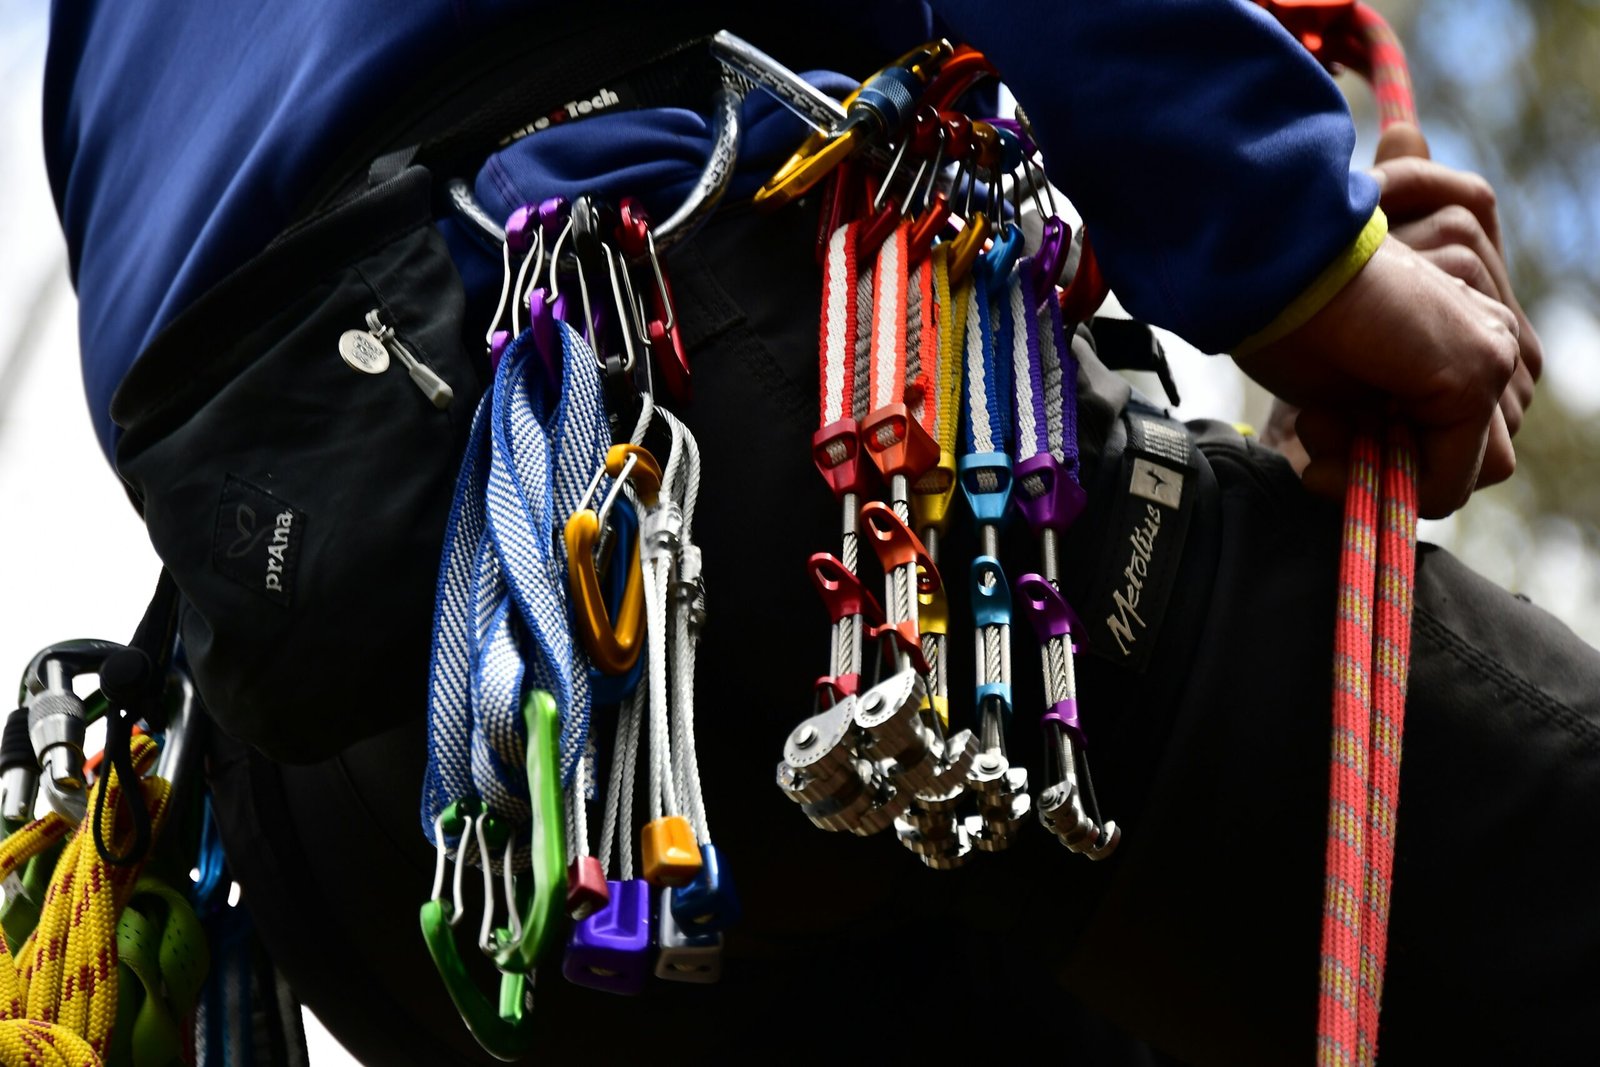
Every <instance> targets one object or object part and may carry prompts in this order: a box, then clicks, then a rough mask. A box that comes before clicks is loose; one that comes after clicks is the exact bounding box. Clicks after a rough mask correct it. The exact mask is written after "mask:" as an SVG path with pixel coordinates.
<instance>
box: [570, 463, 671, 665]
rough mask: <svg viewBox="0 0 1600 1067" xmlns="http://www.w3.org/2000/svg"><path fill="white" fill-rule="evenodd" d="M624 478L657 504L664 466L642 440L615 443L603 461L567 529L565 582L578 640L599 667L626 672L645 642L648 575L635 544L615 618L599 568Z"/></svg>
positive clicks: (623, 562) (628, 559)
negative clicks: (600, 496)
mask: <svg viewBox="0 0 1600 1067" xmlns="http://www.w3.org/2000/svg"><path fill="white" fill-rule="evenodd" d="M605 475H610V476H611V477H612V478H614V479H615V481H614V482H613V483H612V486H611V490H610V492H608V493H607V494H606V498H605V502H604V503H602V504H601V506H600V509H599V510H598V511H596V510H594V509H592V508H590V507H589V504H590V502H591V501H592V500H593V499H594V494H595V492H596V491H597V490H598V489H599V486H600V479H601V478H602V477H603V476H605ZM624 483H631V484H632V485H633V486H634V487H635V490H636V491H637V492H638V493H639V494H640V496H641V497H643V498H644V500H645V503H646V504H647V505H648V506H650V507H654V506H655V503H656V499H657V497H658V495H659V494H660V492H661V466H660V464H658V463H657V462H656V460H655V457H654V456H652V455H651V454H650V453H649V452H648V451H646V450H645V449H643V448H641V447H639V446H638V445H613V446H611V450H610V451H609V452H607V453H606V462H605V465H604V466H603V467H601V468H600V470H599V471H597V472H596V473H595V476H594V480H593V481H591V482H590V483H589V488H588V490H587V491H586V492H585V493H584V494H583V499H582V500H581V501H579V503H578V510H577V511H575V512H573V514H572V517H571V518H569V519H568V520H567V525H566V529H565V531H564V537H565V540H566V546H567V583H568V587H569V588H570V589H571V591H572V601H573V611H574V612H575V613H576V614H577V617H578V624H577V631H578V639H579V640H580V641H582V642H583V647H584V649H585V651H587V652H588V653H589V658H590V659H591V660H593V661H594V663H595V666H597V667H599V668H600V669H601V670H603V671H605V672H606V673H608V674H626V673H628V672H629V671H630V670H632V669H633V666H634V664H635V663H637V662H638V661H639V652H640V650H641V649H643V647H644V622H645V618H644V575H643V573H642V572H641V570H640V567H639V553H638V550H637V546H635V550H634V551H633V552H631V553H629V556H628V558H627V559H626V560H623V561H621V565H623V566H626V567H627V568H628V577H627V584H626V585H625V586H624V588H623V592H622V606H621V609H620V610H619V611H618V612H617V614H616V616H615V617H613V616H612V615H611V613H610V612H609V611H608V609H607V605H606V597H605V595H604V593H603V591H602V590H601V588H600V575H599V574H598V573H597V571H596V570H595V566H596V564H595V549H596V548H597V547H598V545H599V543H600V531H601V530H602V529H603V528H604V525H605V517H606V515H607V514H608V512H609V511H610V509H611V507H612V506H613V505H614V504H615V503H616V499H617V497H618V495H619V494H620V493H621V492H622V486H623V484H624ZM613 565H617V564H613Z"/></svg>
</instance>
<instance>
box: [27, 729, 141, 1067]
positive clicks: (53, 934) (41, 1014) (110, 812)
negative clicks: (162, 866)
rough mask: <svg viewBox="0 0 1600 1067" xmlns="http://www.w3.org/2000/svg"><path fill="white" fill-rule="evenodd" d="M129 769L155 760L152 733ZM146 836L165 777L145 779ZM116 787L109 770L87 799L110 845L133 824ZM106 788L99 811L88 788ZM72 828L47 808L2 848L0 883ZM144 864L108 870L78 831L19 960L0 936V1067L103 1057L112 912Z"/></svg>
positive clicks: (76, 1066)
mask: <svg viewBox="0 0 1600 1067" xmlns="http://www.w3.org/2000/svg"><path fill="white" fill-rule="evenodd" d="M132 751H133V764H134V767H135V768H136V769H137V770H138V771H139V773H140V774H141V775H142V774H144V773H145V772H146V771H147V770H148V769H149V768H150V767H151V765H152V764H154V762H155V759H156V744H155V742H154V741H152V740H151V739H150V738H148V737H135V738H134V739H133V746H132ZM139 786H140V789H141V790H142V791H143V794H144V803H145V805H146V807H147V809H148V810H149V812H150V828H151V834H152V836H154V835H156V834H158V833H159V832H160V829H161V827H162V825H163V824H164V823H165V821H166V815H167V805H168V800H169V799H170V797H171V795H172V786H171V784H170V783H168V782H167V781H166V780H165V779H163V778H141V779H140V782H139ZM122 788H123V786H122V783H121V782H119V781H118V779H117V775H116V772H115V770H112V769H110V768H109V767H108V768H107V772H106V775H105V776H104V777H102V778H101V779H100V780H99V781H97V782H96V783H95V784H94V786H93V789H91V791H90V795H89V811H90V813H91V815H90V818H93V817H94V816H93V813H94V812H96V811H97V810H98V811H100V812H101V817H102V818H103V819H104V820H105V821H104V822H103V823H102V824H101V829H102V831H103V833H102V836H103V838H104V839H105V840H107V841H119V840H125V839H126V838H128V837H129V836H130V833H131V828H130V827H129V826H128V825H126V824H127V819H126V818H123V819H118V817H117V816H118V815H119V814H120V813H122V812H123V809H124V805H123V804H122V797H121V792H122ZM99 789H105V790H108V792H107V794H106V803H105V805H104V806H103V808H99V809H97V808H96V806H95V803H94V801H95V796H94V790H99ZM72 829H73V827H72V824H71V823H70V822H68V821H67V820H66V819H64V818H63V817H62V816H60V815H58V814H56V813H54V812H52V813H51V814H49V815H46V816H45V817H44V818H42V819H35V820H34V821H33V822H31V823H29V824H28V825H26V826H24V827H23V828H22V829H20V830H18V831H17V832H16V833H14V834H12V835H11V836H10V837H8V838H6V839H5V841H4V842H0V879H4V878H8V877H10V876H11V874H12V873H13V872H15V871H18V870H20V869H21V868H22V866H23V865H24V864H26V863H27V862H28V860H29V859H30V858H31V857H33V856H34V855H36V854H38V853H40V852H43V851H44V850H45V849H47V848H49V847H50V846H51V845H53V844H55V843H56V842H57V841H59V840H61V839H62V838H63V837H65V836H66V835H67V834H69V833H71V832H72ZM143 866H144V864H143V863H142V862H141V863H137V864H131V865H129V866H125V867H112V866H110V865H109V864H107V863H106V862H105V861H104V860H103V859H101V858H100V855H99V853H98V852H97V851H96V850H95V847H94V835H93V834H92V833H88V832H82V833H77V834H74V835H73V837H72V839H71V840H70V841H69V842H68V843H67V847H66V849H65V850H64V851H63V852H62V853H61V859H60V861H59V862H58V863H57V864H56V869H55V874H54V876H53V877H52V878H51V879H50V888H49V889H48V890H47V891H46V893H45V899H44V907H43V909H42V911H41V913H40V916H39V925H38V927H37V928H36V929H35V930H34V932H33V934H32V935H31V936H30V937H29V938H28V940H27V941H25V942H23V944H22V947H21V948H20V949H19V950H18V951H17V954H16V955H15V956H12V955H11V953H9V952H7V951H6V949H5V944H4V942H3V940H0V1064H6V1065H8V1067H9V1065H11V1064H22V1063H34V1064H43V1065H46V1067H49V1065H54V1064H71V1065H73V1067H82V1065H94V1067H98V1065H99V1064H102V1063H103V1062H104V1061H105V1056H106V1051H107V1049H108V1048H109V1047H110V1043H111V1025H112V1023H113V1021H114V1020H115V1019H116V1014H117V948H116V936H117V916H118V915H119V914H121V912H122V909H123V907H124V906H125V905H126V904H127V902H128V898H129V897H130V896H131V895H132V893H133V887H134V883H135V882H136V881H137V880H138V877H139V871H140V869H141V868H142V867H143Z"/></svg>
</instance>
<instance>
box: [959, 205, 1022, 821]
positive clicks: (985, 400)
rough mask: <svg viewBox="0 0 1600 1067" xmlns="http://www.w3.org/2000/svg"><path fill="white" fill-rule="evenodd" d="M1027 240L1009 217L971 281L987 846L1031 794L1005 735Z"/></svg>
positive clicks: (970, 401) (965, 471) (972, 443)
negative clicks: (1008, 535) (1022, 255)
mask: <svg viewBox="0 0 1600 1067" xmlns="http://www.w3.org/2000/svg"><path fill="white" fill-rule="evenodd" d="M1020 250H1021V231H1020V230H1019V229H1018V228H1017V227H1016V226H1014V225H1008V226H1007V227H1006V228H1005V229H1004V230H1002V232H1001V234H1000V236H999V237H998V238H997V240H996V242H995V245H994V247H993V248H991V249H990V250H989V251H987V252H985V253H983V255H981V256H980V257H979V258H978V262H977V264H976V265H975V267H974V268H973V271H972V274H971V284H970V285H969V286H968V287H967V289H968V303H967V313H966V321H965V338H964V343H963V350H964V353H965V363H966V368H965V381H964V384H965V390H964V392H965V401H966V404H965V408H966V411H965V413H966V426H967V433H966V452H965V454H964V455H962V457H961V459H960V461H959V462H958V464H957V469H958V471H959V477H960V483H961V489H962V492H963V495H964V496H965V497H966V499H967V504H968V506H969V507H970V508H971V511H972V515H973V519H974V520H975V521H976V523H977V526H978V540H979V555H978V558H977V559H975V560H973V562H972V570H971V584H972V610H973V624H974V641H975V654H976V668H977V678H976V689H975V692H974V710H975V713H976V716H977V723H978V730H977V735H978V746H979V749H978V753H977V755H976V758H975V759H974V761H973V767H972V770H971V771H970V772H969V774H968V783H967V784H968V787H969V789H970V791H971V793H972V795H973V797H974V799H975V800H976V801H977V804H978V812H977V814H976V815H969V816H968V817H967V818H966V820H965V822H964V824H963V825H964V827H965V829H966V830H967V832H968V834H969V836H971V837H972V840H973V844H974V845H975V846H976V847H977V848H979V849H982V850H984V851H991V852H992V851H999V850H1001V849H1004V848H1005V847H1006V846H1007V845H1008V844H1010V841H1011V837H1012V832H1013V830H1014V829H1015V826H1016V819H1015V815H1016V812H1017V808H1018V805H1019V804H1022V803H1024V802H1023V801H1019V800H1018V799H1017V796H1018V795H1019V793H1020V794H1022V795H1025V794H1026V793H1027V772H1026V771H1025V770H1024V769H1023V768H1020V767H1017V768H1013V767H1012V766H1011V764H1010V761H1009V758H1008V756H1007V750H1006V743H1005V735H1006V732H1007V730H1008V729H1009V727H1010V722H1011V713H1012V693H1011V592H1010V586H1009V583H1008V582H1007V581H1006V577H1005V572H1004V570H1003V569H1002V568H1001V565H1000V558H999V556H1000V526H1001V524H1002V523H1003V522H1004V521H1005V518H1006V514H1007V510H1008V507H1009V505H1010V499H1011V481H1012V476H1011V456H1010V454H1009V452H1008V451H1007V449H1006V440H1007V424H1008V419H1007V416H1008V415H1009V409H1010V404H1009V402H1008V401H1009V396H1008V389H1007V378H1008V372H1009V371H1010V370H1011V350H1010V337H1011V336H1012V334H1013V333H1014V329H1013V326H1012V316H1011V313H1010V303H1011V301H1010V294H1011V292H1012V290H1014V289H1016V288H1017V287H1018V286H1020V285H1021V284H1022V283H1021V280H1020V276H1019V275H1018V274H1017V272H1015V271H1014V270H1013V266H1014V264H1015V263H1016V258H1017V255H1018V253H1019V252H1020ZM991 294H998V295H999V300H998V301H995V300H992V299H991ZM995 326H998V327H1000V329H998V330H997V329H995ZM997 335H998V337H997ZM1002 357H1003V358H1002ZM1018 772H1020V773H1018ZM1024 810H1025V809H1024Z"/></svg>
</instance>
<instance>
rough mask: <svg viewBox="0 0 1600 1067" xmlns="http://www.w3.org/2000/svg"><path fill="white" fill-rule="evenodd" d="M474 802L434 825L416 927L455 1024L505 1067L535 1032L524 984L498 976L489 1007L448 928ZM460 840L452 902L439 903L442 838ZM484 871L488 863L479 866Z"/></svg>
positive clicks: (455, 911) (454, 916)
mask: <svg viewBox="0 0 1600 1067" xmlns="http://www.w3.org/2000/svg"><path fill="white" fill-rule="evenodd" d="M476 810H477V809H476V801H459V802H457V803H455V804H452V805H450V806H449V807H447V808H445V809H444V811H442V812H440V813H439V815H438V816H437V817H436V818H435V819H434V843H435V847H436V849H437V853H436V856H437V858H436V860H435V863H434V875H433V893H432V897H431V899H429V900H428V901H427V903H425V904H423V905H422V910H421V913H420V915H419V921H420V923H421V926H422V939H423V942H424V943H425V944H426V945H427V946H428V955H429V956H431V957H432V958H433V966H434V968H435V969H436V970H437V971H438V972H439V978H440V980H441V981H443V982H444V988H445V992H447V993H449V994H450V1002H451V1003H452V1004H454V1005H455V1007H456V1012H457V1014H459V1015H460V1016H461V1021H462V1022H464V1023H466V1025H467V1029H468V1030H470V1031H471V1032H472V1036H473V1037H475V1038H476V1039H477V1041H478V1044H480V1045H482V1046H483V1049H484V1051H486V1052H488V1053H489V1054H490V1055H491V1056H493V1057H495V1058H496V1059H501V1060H506V1061H511V1060H516V1059H519V1058H520V1057H522V1056H523V1055H525V1054H526V1053H527V1052H528V1051H529V1050H531V1049H532V1048H533V1045H534V1039H535V1038H536V1037H537V1031H536V1030H535V1029H534V1026H533V1015H532V1012H531V1010H530V1009H531V1008H532V998H531V991H530V990H529V988H528V979H527V977H526V976H525V975H521V974H502V975H501V976H500V996H499V1003H498V1004H497V1005H491V1004H490V1003H489V1001H488V1000H487V999H485V997H484V996H483V994H482V993H480V992H479V991H478V989H477V987H476V986H474V985H473V983H472V978H471V976H469V975H468V974H467V968H466V964H464V963H463V962H462V960H461V954H460V952H459V951H458V950H457V949H456V941H455V935H454V932H453V927H454V926H455V925H456V924H457V923H459V922H460V921H461V915H462V907H461V890H460V885H461V868H462V860H463V859H464V856H463V855H462V853H464V852H465V850H466V844H467V838H468V834H469V833H470V832H471V827H472V824H473V822H474V819H475V817H476ZM450 833H457V834H460V836H461V845H460V846H459V848H458V850H457V853H456V873H455V879H454V884H455V890H454V893H453V895H452V896H453V899H446V898H445V897H444V871H445V867H446V865H447V860H448V851H449V848H448V846H447V845H446V843H445V837H446V835H447V834H450ZM484 863H485V866H486V867H487V864H488V861H487V859H485V860H484Z"/></svg>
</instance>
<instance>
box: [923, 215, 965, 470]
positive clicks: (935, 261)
mask: <svg viewBox="0 0 1600 1067" xmlns="http://www.w3.org/2000/svg"><path fill="white" fill-rule="evenodd" d="M928 262H929V264H930V266H931V270H932V275H933V299H934V303H935V305H936V306H937V307H938V309H939V315H938V320H939V321H938V336H937V343H938V352H939V358H938V370H937V373H936V374H935V375H934V379H933V392H934V395H935V397H937V402H936V404H935V405H934V424H933V427H932V429H931V430H930V432H931V433H932V434H933V439H934V440H935V441H937V442H939V450H940V451H941V452H948V453H950V454H951V455H954V454H955V451H956V427H957V425H958V424H959V423H960V421H961V419H960V413H961V384H962V380H963V376H962V373H961V371H962V363H963V361H962V358H961V344H962V341H963V339H964V338H965V337H966V324H967V306H968V301H969V300H970V299H971V289H970V288H969V284H968V283H963V284H962V285H960V286H958V287H956V288H955V289H952V288H951V287H950V246H949V245H944V244H941V245H937V246H935V248H934V249H933V251H932V253H930V254H929V256H928Z"/></svg>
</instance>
